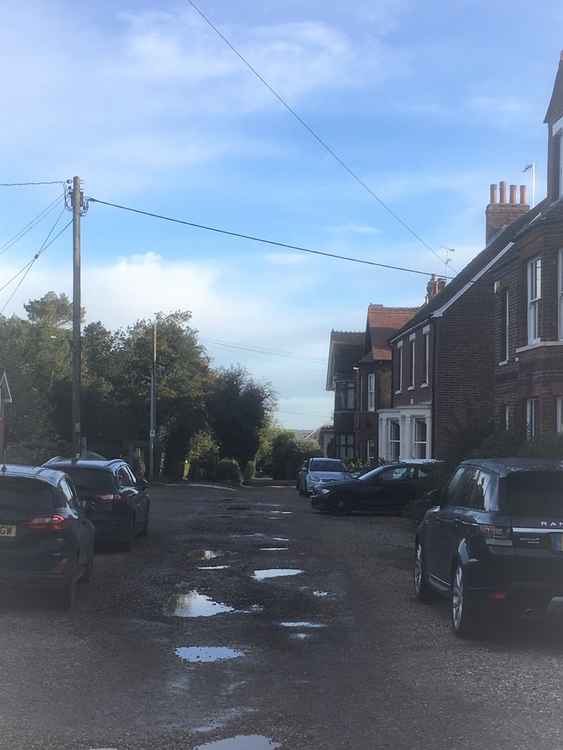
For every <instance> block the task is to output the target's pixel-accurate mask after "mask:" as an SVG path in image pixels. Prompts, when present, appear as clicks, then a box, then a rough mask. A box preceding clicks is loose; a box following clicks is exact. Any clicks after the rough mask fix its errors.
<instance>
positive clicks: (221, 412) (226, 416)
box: [207, 367, 274, 466]
mask: <svg viewBox="0 0 563 750" xmlns="http://www.w3.org/2000/svg"><path fill="white" fill-rule="evenodd" d="M273 406H274V393H273V391H272V388H271V386H270V385H269V384H263V385H262V384H260V383H257V382H256V381H254V380H253V379H252V378H251V377H250V375H249V374H248V372H247V371H246V370H245V369H244V368H242V367H231V368H229V369H223V370H219V371H218V372H216V373H215V374H214V376H213V377H212V379H211V385H210V388H209V391H208V395H207V412H208V417H209V423H210V425H211V427H212V429H213V432H214V433H215V436H216V438H217V440H218V441H219V444H220V445H221V454H222V456H223V457H226V458H236V460H237V461H238V463H239V465H240V466H246V463H247V462H248V461H250V460H252V459H254V456H255V455H256V452H257V451H258V446H259V443H260V431H261V430H262V429H263V428H264V427H265V425H266V424H267V423H268V420H269V417H270V414H271V412H272V409H273Z"/></svg>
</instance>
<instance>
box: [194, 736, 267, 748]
mask: <svg viewBox="0 0 563 750" xmlns="http://www.w3.org/2000/svg"><path fill="white" fill-rule="evenodd" d="M278 747H280V744H279V743H278V742H274V741H273V740H272V739H270V738H269V737H264V735H261V734H239V735H237V736H236V737H227V738H226V739H224V740H217V741H216V742H206V743H205V744H203V745H198V746H197V747H194V750H276V748H278Z"/></svg>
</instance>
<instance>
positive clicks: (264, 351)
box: [202, 336, 325, 365]
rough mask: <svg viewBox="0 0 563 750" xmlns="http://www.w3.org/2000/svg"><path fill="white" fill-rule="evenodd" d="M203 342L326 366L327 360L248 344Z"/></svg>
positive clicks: (206, 339)
mask: <svg viewBox="0 0 563 750" xmlns="http://www.w3.org/2000/svg"><path fill="white" fill-rule="evenodd" d="M202 340H203V341H204V342H207V344H211V345H212V346H223V347H225V348H227V349H240V350H241V351H244V352H252V353H254V354H265V355H267V356H274V357H287V358H288V359H299V360H304V361H306V362H312V363H313V364H315V365H316V364H317V363H319V364H323V365H324V364H325V360H323V359H320V358H316V357H300V356H299V355H298V354H291V353H290V352H276V351H273V350H271V349H263V348H261V347H257V346H247V345H246V344H231V343H229V342H227V341H218V340H216V339H209V338H207V337H206V336H202Z"/></svg>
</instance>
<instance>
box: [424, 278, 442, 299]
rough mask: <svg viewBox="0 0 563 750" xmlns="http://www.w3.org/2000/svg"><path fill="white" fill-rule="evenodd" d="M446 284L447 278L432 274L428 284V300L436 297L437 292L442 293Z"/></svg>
mask: <svg viewBox="0 0 563 750" xmlns="http://www.w3.org/2000/svg"><path fill="white" fill-rule="evenodd" d="M445 286H446V279H442V278H440V277H438V278H436V277H435V276H434V274H432V278H431V279H430V281H429V282H428V284H426V302H430V300H431V299H433V297H435V296H436V295H437V294H440V292H441V291H442V289H443V288H444V287H445Z"/></svg>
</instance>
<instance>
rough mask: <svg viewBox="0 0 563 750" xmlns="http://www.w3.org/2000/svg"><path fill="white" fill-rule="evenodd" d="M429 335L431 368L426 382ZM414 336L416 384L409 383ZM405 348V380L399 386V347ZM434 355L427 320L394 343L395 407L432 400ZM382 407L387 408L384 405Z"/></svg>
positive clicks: (431, 333)
mask: <svg viewBox="0 0 563 750" xmlns="http://www.w3.org/2000/svg"><path fill="white" fill-rule="evenodd" d="M426 334H427V335H428V336H429V368H428V370H429V371H428V383H426V363H425V351H424V338H425V335H426ZM412 337H414V341H415V384H414V387H413V386H410V385H409V382H410V372H411V356H410V352H411V348H410V342H411V339H412ZM401 347H402V349H403V382H402V387H401V388H399V369H400V365H399V349H400V348H401ZM433 355H434V340H433V331H432V326H431V325H430V324H429V323H428V322H426V323H425V324H424V325H420V326H418V327H417V328H416V329H415V330H414V331H408V332H407V333H405V334H404V335H403V336H401V338H400V339H398V340H397V341H396V342H394V344H393V388H392V404H393V406H394V407H399V406H412V405H417V404H428V403H429V402H430V401H431V400H432V358H433ZM381 408H386V407H385V406H383V405H382V407H381Z"/></svg>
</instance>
